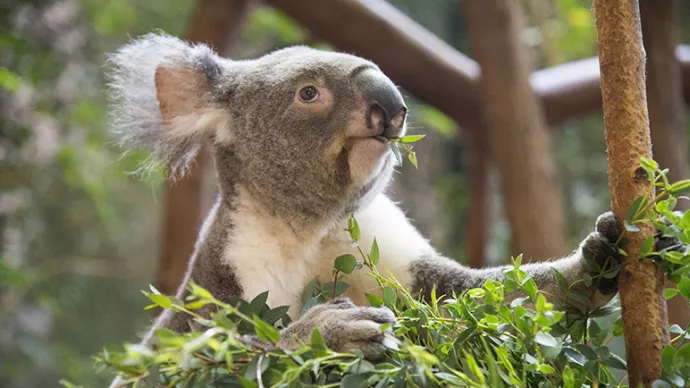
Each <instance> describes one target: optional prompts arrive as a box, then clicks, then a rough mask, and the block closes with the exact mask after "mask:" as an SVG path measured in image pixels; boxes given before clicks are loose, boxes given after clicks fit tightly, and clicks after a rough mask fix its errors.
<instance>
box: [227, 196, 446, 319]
mask: <svg viewBox="0 0 690 388" xmlns="http://www.w3.org/2000/svg"><path fill="white" fill-rule="evenodd" d="M240 198H241V199H247V198H248V197H247V196H243V195H242V194H241V193H240ZM238 202H239V204H240V206H238V207H237V209H236V211H235V212H234V216H233V223H234V225H235V228H234V229H233V231H232V233H231V236H230V242H229V243H228V245H227V246H226V248H225V252H224V258H225V260H226V262H228V263H230V264H231V265H232V266H233V267H234V268H235V271H236V274H237V278H238V279H239V282H240V285H241V286H242V289H243V291H244V295H242V296H243V298H244V299H246V300H251V299H252V298H254V297H255V296H256V295H258V294H260V293H262V292H265V291H267V290H268V291H269V293H268V301H267V303H268V304H269V306H271V307H277V306H285V305H287V306H290V310H289V314H290V316H291V317H292V318H293V319H294V318H296V317H298V316H299V312H300V309H301V303H300V296H301V294H302V291H303V290H304V287H305V286H306V284H307V283H309V282H310V281H311V280H312V279H314V278H315V277H318V278H319V280H320V281H321V282H322V283H325V282H328V281H331V280H332V269H333V261H334V260H335V258H336V257H338V256H340V255H342V254H345V253H352V254H353V255H355V257H357V259H358V260H361V258H360V255H359V253H358V251H357V250H356V249H354V248H352V247H350V246H349V243H350V240H349V237H348V234H347V233H346V232H344V231H343V229H344V227H345V225H346V223H343V225H338V226H336V227H334V228H331V232H330V233H328V234H327V235H326V236H325V237H323V238H319V237H318V236H315V237H314V238H313V239H309V240H311V241H305V239H304V238H303V237H302V238H298V237H297V236H295V234H294V233H293V232H292V230H291V229H290V228H289V227H287V226H286V225H285V224H283V223H281V222H280V221H278V220H276V219H274V218H271V217H268V216H266V215H264V214H262V212H261V211H260V209H257V207H256V206H255V205H254V204H253V203H252V202H251V201H249V200H244V201H238ZM355 217H356V219H357V221H358V223H359V226H360V230H361V233H362V234H361V240H360V244H361V247H362V249H363V250H364V251H365V252H369V249H370V247H371V244H372V242H373V240H374V238H376V240H377V242H378V245H379V251H380V263H379V265H378V269H379V272H380V273H381V274H383V275H388V274H389V273H390V274H392V275H393V276H395V277H396V278H397V279H398V281H400V282H401V283H402V284H403V285H404V286H409V285H410V283H411V280H412V279H411V278H410V272H409V266H410V263H411V262H412V261H414V260H418V259H419V258H420V257H422V256H423V255H428V254H432V255H433V254H435V251H434V250H433V248H432V247H431V246H430V245H429V243H428V241H427V240H426V239H424V238H423V237H422V236H421V235H420V234H419V232H418V231H417V230H416V229H415V228H414V226H412V225H411V224H410V223H409V221H408V220H407V219H406V217H405V215H404V213H403V212H402V210H400V208H399V207H398V206H396V205H395V204H394V203H393V202H392V201H391V200H390V199H389V198H388V197H386V196H385V195H383V194H380V195H378V196H377V197H376V199H374V200H373V201H372V203H371V204H370V205H369V206H367V207H366V209H364V210H362V211H360V212H358V213H357V214H356V215H355ZM345 281H346V282H348V283H349V284H350V288H349V290H348V292H347V295H348V296H349V297H351V298H352V299H353V301H354V302H355V303H356V304H359V305H366V304H368V303H367V301H366V298H365V297H364V293H365V292H369V293H372V292H373V293H377V291H376V290H377V284H376V282H375V280H374V279H373V278H372V277H371V276H369V275H368V274H367V273H366V271H364V270H362V271H356V272H355V273H353V274H352V275H349V276H347V278H346V279H345Z"/></svg>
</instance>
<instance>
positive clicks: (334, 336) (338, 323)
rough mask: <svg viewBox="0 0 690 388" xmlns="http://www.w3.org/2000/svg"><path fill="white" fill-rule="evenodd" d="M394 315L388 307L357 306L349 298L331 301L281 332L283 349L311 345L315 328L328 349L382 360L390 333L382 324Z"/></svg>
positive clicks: (390, 319) (388, 321)
mask: <svg viewBox="0 0 690 388" xmlns="http://www.w3.org/2000/svg"><path fill="white" fill-rule="evenodd" d="M394 322H395V316H394V315H393V312H391V311H390V310H389V309H387V308H375V307H358V306H356V305H355V304H354V303H352V302H351V301H350V300H349V299H348V298H344V297H340V298H336V299H334V300H333V301H331V302H328V303H324V304H321V305H318V306H315V307H312V308H311V309H310V310H309V311H307V313H306V314H304V316H302V317H301V318H300V319H299V320H297V321H296V322H294V323H293V324H292V325H290V326H289V327H287V328H286V329H284V330H283V333H281V343H279V344H278V345H279V346H282V347H288V348H290V347H295V345H296V344H297V341H295V337H296V338H298V339H299V340H301V341H304V342H309V340H310V338H311V334H312V331H313V330H314V329H315V328H316V329H318V330H319V333H320V334H321V336H322V337H323V339H324V342H325V344H326V346H328V347H329V348H330V349H332V350H334V351H336V352H352V351H354V350H359V351H361V352H362V354H363V355H364V357H366V358H368V359H377V358H380V357H381V356H382V355H383V354H384V353H385V352H386V350H387V349H388V348H387V347H386V346H385V345H384V339H385V337H386V334H388V335H392V331H391V329H390V328H389V329H388V330H387V332H383V331H381V324H386V323H394Z"/></svg>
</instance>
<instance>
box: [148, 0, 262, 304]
mask: <svg viewBox="0 0 690 388" xmlns="http://www.w3.org/2000/svg"><path fill="white" fill-rule="evenodd" d="M248 5H249V0H199V1H198V2H197V7H196V9H195V10H194V14H193V15H192V17H191V20H190V23H189V26H188V28H187V33H186V39H187V40H188V41H191V42H199V43H204V44H207V45H209V46H211V47H212V48H214V49H215V50H217V51H219V52H221V53H222V52H223V51H225V50H227V48H228V47H229V46H230V43H231V42H232V40H233V39H234V38H235V37H236V36H237V35H238V34H239V31H240V28H241V26H242V20H243V19H244V17H245V14H246V12H247V10H248ZM209 160H210V157H209V155H208V151H207V150H206V147H203V148H202V150H201V152H200V153H199V155H198V156H197V157H196V160H195V163H193V164H192V166H191V167H190V169H189V171H188V172H187V174H186V175H185V176H184V177H183V178H182V179H178V180H176V181H174V182H172V181H171V180H168V183H167V192H166V196H165V200H164V201H165V204H164V215H163V217H164V219H163V239H162V249H161V256H160V259H159V260H160V264H159V267H158V273H157V275H156V287H158V289H159V290H160V291H161V292H162V293H164V294H175V291H176V290H177V288H178V286H179V285H180V283H181V282H182V279H184V274H185V272H186V270H187V262H188V260H189V258H190V256H191V255H192V252H193V251H194V244H195V242H196V238H197V235H198V233H199V229H200V226H201V222H202V220H203V218H204V212H205V210H206V209H205V208H204V175H205V174H204V171H205V170H206V167H207V164H208V163H209Z"/></svg>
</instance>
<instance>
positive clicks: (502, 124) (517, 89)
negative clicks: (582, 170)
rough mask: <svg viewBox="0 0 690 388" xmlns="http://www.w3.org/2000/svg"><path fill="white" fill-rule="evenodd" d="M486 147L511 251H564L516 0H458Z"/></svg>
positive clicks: (547, 254)
mask: <svg viewBox="0 0 690 388" xmlns="http://www.w3.org/2000/svg"><path fill="white" fill-rule="evenodd" d="M461 3H462V6H463V8H464V10H465V17H466V18H467V25H468V30H469V36H470V42H471V44H472V52H473V53H474V56H475V58H476V59H477V61H478V62H479V64H480V65H481V71H482V76H481V78H480V94H481V98H482V102H483V109H484V119H485V122H486V128H487V131H488V134H489V136H488V140H489V149H490V151H491V155H492V159H493V160H495V162H496V166H497V167H498V170H499V173H500V177H501V186H502V191H503V199H504V201H503V202H504V205H505V209H506V212H507V218H508V221H509V222H510V225H511V231H512V251H513V253H514V254H518V253H524V254H525V257H526V258H527V259H531V260H545V259H548V258H553V257H557V256H560V255H564V254H566V253H568V248H567V246H566V239H565V215H564V212H563V204H562V200H561V192H560V185H559V182H558V179H557V176H556V166H555V163H554V161H553V156H552V150H551V139H550V134H549V132H548V128H547V126H546V122H545V119H544V116H543V113H542V110H541V106H540V105H539V101H538V100H537V98H536V96H535V94H534V92H533V90H532V87H531V85H530V82H529V74H530V73H529V66H528V61H527V58H526V52H525V48H524V47H523V45H522V42H521V40H520V37H521V36H522V29H523V20H522V10H521V8H520V2H519V1H518V0H484V1H463V2H461Z"/></svg>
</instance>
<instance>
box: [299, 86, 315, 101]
mask: <svg viewBox="0 0 690 388" xmlns="http://www.w3.org/2000/svg"><path fill="white" fill-rule="evenodd" d="M317 98H319V91H318V90H316V88H315V87H313V86H305V87H303V88H302V89H300V91H299V99H300V100H302V102H314V101H316V99H317Z"/></svg>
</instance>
